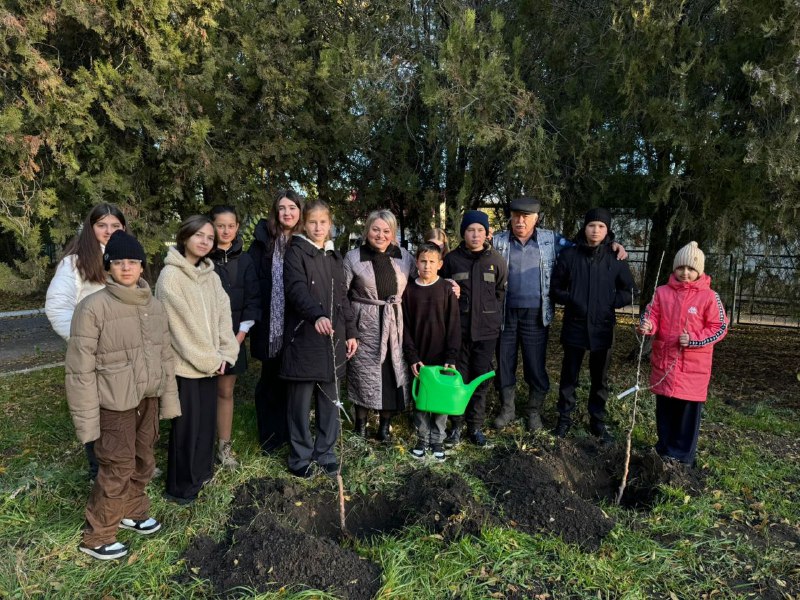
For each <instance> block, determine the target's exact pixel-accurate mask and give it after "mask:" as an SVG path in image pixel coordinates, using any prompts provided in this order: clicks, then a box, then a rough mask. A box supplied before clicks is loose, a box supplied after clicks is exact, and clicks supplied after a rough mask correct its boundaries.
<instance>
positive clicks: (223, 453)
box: [217, 440, 239, 471]
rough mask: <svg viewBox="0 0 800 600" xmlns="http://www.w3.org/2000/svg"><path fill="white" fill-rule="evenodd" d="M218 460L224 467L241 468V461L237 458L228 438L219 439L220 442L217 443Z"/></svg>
mask: <svg viewBox="0 0 800 600" xmlns="http://www.w3.org/2000/svg"><path fill="white" fill-rule="evenodd" d="M217 460H218V461H219V462H220V464H221V465H222V466H223V467H225V468H226V469H230V470H231V471H233V470H234V469H238V468H239V461H238V460H236V456H235V455H234V453H233V449H232V448H231V443H230V441H228V440H219V444H218V445H217Z"/></svg>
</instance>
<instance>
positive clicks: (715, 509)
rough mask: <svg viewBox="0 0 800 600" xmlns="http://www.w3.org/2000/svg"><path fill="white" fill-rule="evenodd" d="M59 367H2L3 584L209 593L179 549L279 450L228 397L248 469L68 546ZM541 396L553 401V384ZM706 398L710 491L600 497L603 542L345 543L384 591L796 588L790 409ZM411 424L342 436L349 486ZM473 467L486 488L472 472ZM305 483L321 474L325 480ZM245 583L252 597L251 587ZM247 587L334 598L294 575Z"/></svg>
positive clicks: (368, 474)
mask: <svg viewBox="0 0 800 600" xmlns="http://www.w3.org/2000/svg"><path fill="white" fill-rule="evenodd" d="M257 367H258V365H257V364H256V365H253V366H252V368H251V372H250V373H248V374H247V375H246V376H244V377H242V378H241V382H240V386H239V387H238V388H237V396H241V397H242V398H250V397H252V389H253V384H254V380H255V377H256V375H257V373H256V369H257ZM627 369H628V371H623V372H620V373H618V374H617V377H618V379H619V381H614V382H613V384H614V385H615V387H617V388H619V389H624V388H627V387H629V384H628V382H629V381H630V379H631V377H633V373H632V372H631V370H630V367H627ZM63 375H64V372H63V369H51V370H46V371H41V372H36V373H32V374H28V375H25V376H14V377H6V378H4V379H0V597H2V598H87V597H91V598H102V597H104V596H107V597H113V598H115V599H116V600H120V599H127V598H136V599H138V598H159V599H166V598H206V597H208V596H209V595H210V594H211V586H210V585H209V584H208V582H204V581H194V582H192V583H184V584H179V583H176V581H175V579H174V578H175V576H176V575H177V574H179V573H183V572H184V571H185V569H186V567H185V565H184V564H183V563H182V561H181V555H182V553H183V551H184V549H185V548H186V547H187V545H188V544H189V543H190V541H191V540H192V538H194V537H195V536H197V535H201V534H206V535H210V536H212V537H213V538H215V539H220V538H221V536H222V535H223V534H224V531H225V520H226V518H227V514H228V506H229V504H230V502H231V500H232V497H233V492H234V489H235V488H236V487H237V486H238V485H240V484H242V483H244V482H245V481H247V480H249V479H251V478H254V477H267V476H278V477H283V476H286V475H285V465H284V458H283V457H282V456H281V457H277V458H265V457H262V456H261V455H260V453H259V452H258V449H257V444H256V439H255V411H254V407H253V405H252V404H251V403H248V402H243V403H239V404H237V406H236V417H235V423H234V436H233V437H234V440H235V447H236V449H237V451H238V454H239V458H240V461H241V463H242V467H241V469H239V470H238V471H236V472H220V473H218V475H217V476H216V477H215V480H214V481H213V483H212V485H210V486H208V487H207V488H206V489H205V490H204V491H203V493H202V495H201V500H200V501H198V502H196V503H195V504H193V505H192V506H190V507H178V506H175V505H173V504H169V503H166V502H165V501H164V500H163V499H162V498H161V496H160V494H161V490H162V488H161V486H162V485H163V481H161V480H159V481H156V482H154V483H153V484H152V485H151V486H150V488H149V492H150V496H151V498H152V500H153V510H152V513H153V515H154V516H156V517H157V518H159V519H160V520H161V521H162V522H163V524H164V530H163V532H161V533H159V534H158V535H156V536H153V538H152V539H142V538H136V537H135V534H133V533H131V532H122V533H121V534H120V539H121V540H123V541H126V542H130V543H131V553H130V555H129V557H127V559H124V560H122V561H119V562H113V561H112V563H111V564H107V563H100V562H99V561H94V560H93V559H91V558H89V557H87V556H85V555H83V554H80V553H79V552H77V549H76V548H77V545H78V542H79V540H80V529H81V526H82V522H83V510H84V507H85V501H86V497H87V494H88V492H89V485H88V482H87V481H86V476H85V468H86V467H85V458H84V455H83V450H82V447H81V445H80V444H79V443H78V442H77V440H76V439H75V437H74V432H73V429H72V425H71V422H70V420H69V416H68V413H67V410H66V406H65V400H64V397H63ZM585 392H586V390H582V392H581V393H584V394H585ZM631 401H632V397H628V398H626V399H625V402H617V401H615V402H612V403H611V410H612V415H611V416H612V421H613V422H614V423H615V424H616V429H617V431H618V432H623V431H624V428H625V424H626V423H627V419H628V414H629V411H630V409H631ZM640 401H641V402H640V406H639V409H640V411H641V412H640V419H639V422H638V425H637V428H636V429H635V431H634V435H633V439H634V445H635V446H636V447H646V446H648V445H651V444H652V443H653V441H654V424H653V420H652V398H651V397H650V396H649V395H648V394H643V395H642V396H641V397H640ZM547 404H548V407H549V410H550V411H552V404H553V398H552V395H551V397H550V398H548V403H547ZM707 408H708V410H707V413H706V417H705V419H704V430H703V433H702V434H701V445H700V455H699V463H700V467H699V468H701V469H703V470H704V471H705V473H706V475H707V489H706V491H705V492H704V493H703V494H702V495H700V496H690V495H689V494H687V492H686V491H685V490H682V489H680V488H665V489H664V490H663V494H662V496H661V500H660V502H659V503H658V504H657V505H656V506H655V507H653V508H652V509H651V510H649V511H633V510H627V509H623V508H619V507H616V506H614V505H612V504H605V505H604V506H603V507H602V508H603V510H605V511H606V512H607V513H608V514H610V515H611V516H613V517H614V518H615V519H616V520H617V525H616V526H615V528H614V529H613V530H612V532H611V533H610V535H609V536H608V537H607V538H606V540H605V541H604V543H603V544H602V546H601V547H600V548H599V550H597V551H596V552H591V553H588V552H585V551H583V550H581V549H580V548H578V547H577V546H574V545H570V544H567V543H565V542H563V541H562V540H561V539H560V538H558V537H554V536H549V535H533V536H531V535H526V534H523V533H520V532H517V531H514V530H512V529H508V528H503V527H493V528H487V529H486V530H485V531H484V532H483V534H482V535H481V536H480V537H479V538H474V537H466V538H462V539H460V540H458V541H455V542H450V543H448V542H445V541H444V540H442V539H441V537H440V536H436V535H432V534H430V533H429V532H427V531H425V530H423V529H420V528H418V527H412V528H409V529H407V530H404V531H403V532H402V534H400V535H398V536H388V535H384V536H380V537H377V538H374V539H372V540H369V541H359V542H354V548H355V550H356V551H357V552H358V553H359V554H361V555H362V556H364V557H366V558H369V559H371V560H373V561H375V562H377V563H379V564H380V565H381V567H382V569H383V588H382V591H381V594H380V595H379V597H380V598H403V599H405V598H415V599H416V598H422V599H427V598H430V599H438V598H461V599H483V598H506V597H510V596H514V595H515V594H516V596H517V597H519V598H537V597H539V598H543V599H544V598H626V599H628V598H630V599H636V598H669V597H671V594H673V595H674V596H673V597H677V598H702V597H714V598H740V597H741V598H744V597H757V596H758V594H757V593H755V592H753V588H752V587H750V583H751V582H754V581H755V582H762V583H765V584H768V585H769V586H771V589H774V590H778V591H779V592H780V591H781V590H783V591H786V592H787V593H794V594H797V593H799V592H800V581H798V580H799V579H800V573H799V572H798V567H797V565H798V564H800V552H798V549H797V548H794V549H791V548H787V547H786V546H785V545H783V544H781V543H779V542H780V539H778V537H776V535H775V534H773V531H777V530H773V529H771V528H772V527H774V526H776V525H781V526H782V527H784V528H785V531H789V532H791V531H792V530H793V531H794V534H795V541H796V540H797V539H798V538H797V531H798V517H800V491H798V490H800V465H799V464H798V460H797V458H796V457H795V458H794V459H792V458H791V457H785V456H783V455H782V454H781V450H780V449H781V446H782V443H783V442H784V441H785V442H786V443H787V445H788V442H789V441H794V440H795V439H796V438H797V434H798V433H800V424H798V422H797V420H796V418H795V416H794V415H793V414H792V413H790V412H787V411H784V412H781V411H775V410H773V409H770V407H769V406H767V405H759V406H756V407H754V408H753V409H752V410H749V411H747V413H746V414H743V413H742V412H741V411H737V410H735V409H732V408H730V407H729V406H727V405H725V404H724V403H721V402H716V401H712V402H709V404H708V407H707ZM167 431H168V429H167V425H166V423H164V424H162V437H163V439H162V441H161V442H160V444H159V447H158V453H157V460H158V463H159V464H160V465H162V466H163V465H164V464H165V457H164V440H165V439H166V436H167ZM410 433H411V432H410V431H408V430H407V429H405V428H403V427H399V428H398V436H399V439H398V443H396V444H395V445H392V446H390V447H388V448H377V447H375V446H373V445H370V444H368V443H366V442H364V441H362V440H359V439H357V438H353V437H351V436H350V435H347V436H346V444H345V453H344V461H345V464H346V465H347V471H346V479H345V485H346V487H347V490H348V493H350V494H355V493H369V492H373V491H375V490H390V489H392V488H393V487H395V486H397V485H398V483H399V481H400V479H399V477H400V475H399V473H400V471H402V470H403V469H404V468H405V467H407V466H408V464H409V459H408V457H407V455H406V452H405V445H404V442H407V441H409V440H410V437H411V436H410ZM578 435H579V434H578ZM499 443H504V444H507V445H516V446H518V447H522V446H530V445H533V444H536V443H544V444H547V443H551V439H550V438H549V436H547V435H539V436H537V438H536V439H532V438H530V437H529V436H527V435H524V434H523V433H521V432H520V431H519V430H516V431H514V432H512V433H510V434H507V435H505V436H503V438H502V439H500V440H499ZM795 447H796V446H795ZM480 454H481V451H480V450H475V449H471V448H467V449H465V450H463V451H460V452H459V453H458V455H457V456H454V457H452V459H451V460H449V461H448V462H447V463H445V464H444V465H441V466H437V467H436V468H439V469H443V470H445V471H451V472H455V473H459V474H461V475H463V474H464V472H465V471H466V467H467V465H468V463H469V462H471V461H472V460H474V459H475V458H477V457H478V456H480ZM466 479H467V480H468V481H469V482H470V485H472V486H473V489H474V491H475V493H476V494H477V495H478V496H479V497H482V498H483V499H487V496H486V490H485V489H484V488H483V486H482V484H481V483H480V482H479V481H477V480H475V479H474V478H471V477H466ZM310 485H312V486H313V485H330V483H329V482H328V481H327V480H325V479H324V478H321V479H318V480H314V482H312V483H311V484H310ZM759 527H761V529H759ZM780 582H783V583H784V585H785V587H781V583H780ZM737 585H738V586H745V587H738V588H737ZM746 592H749V593H750V595H748V594H747V593H746ZM240 594H241V596H242V597H254V596H255V594H254V593H252V591H249V590H240ZM542 594H549V595H547V596H545V595H542ZM704 595H705V596H704ZM256 597H258V598H264V599H271V598H288V599H300V598H327V597H332V596H327V595H324V594H322V593H320V592H316V591H309V590H303V589H301V588H299V587H290V588H287V589H285V590H279V591H276V592H273V593H268V594H261V595H258V596H256Z"/></svg>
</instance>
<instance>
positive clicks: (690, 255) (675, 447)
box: [639, 242, 728, 465]
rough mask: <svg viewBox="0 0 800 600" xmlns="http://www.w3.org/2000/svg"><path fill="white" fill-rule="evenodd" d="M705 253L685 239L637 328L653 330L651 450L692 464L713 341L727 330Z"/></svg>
mask: <svg viewBox="0 0 800 600" xmlns="http://www.w3.org/2000/svg"><path fill="white" fill-rule="evenodd" d="M704 267H705V255H704V254H703V251H702V250H700V248H698V247H697V242H690V243H689V244H687V245H686V246H684V247H683V248H681V249H680V250H679V251H678V253H677V254H676V255H675V260H674V262H673V265H672V268H673V272H672V275H670V278H669V282H668V283H667V285H662V286H661V287H659V288H658V289H657V290H656V294H655V296H654V297H653V301H652V302H651V303H650V304H649V305H648V307H647V308H646V309H645V311H644V313H643V314H642V318H641V322H640V324H639V333H642V334H644V335H652V336H653V352H652V354H651V355H650V362H651V365H652V369H651V371H650V389H651V391H652V392H653V393H654V394H655V395H656V429H657V431H658V443H657V444H656V451H657V452H658V454H659V455H660V456H662V457H663V458H669V459H674V460H678V461H680V462H682V463H684V464H687V465H693V464H694V462H695V454H696V452H697V436H698V433H699V432H700V418H701V415H702V408H703V403H704V402H705V401H706V396H707V395H708V382H709V380H710V379H711V358H712V354H713V352H714V344H716V343H717V342H719V341H720V340H721V339H722V338H724V337H725V335H726V334H727V333H728V317H727V316H726V315H725V308H724V306H723V305H722V301H721V300H720V297H719V294H717V293H716V292H715V291H714V290H712V289H711V277H709V276H708V275H706V274H705V273H704V272H703V269H704Z"/></svg>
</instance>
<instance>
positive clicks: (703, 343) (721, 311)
mask: <svg viewBox="0 0 800 600" xmlns="http://www.w3.org/2000/svg"><path fill="white" fill-rule="evenodd" d="M714 299H715V300H716V302H717V311H718V313H719V322H720V327H719V329H718V330H717V332H716V333H715V334H714V335H711V336H709V337H707V338H706V339H704V340H697V341H690V342H689V346H692V347H693V348H697V347H700V346H707V345H708V344H713V343H714V342H716V341H717V340H718V339H719V338H720V337H722V336H723V335H724V334H725V331H726V330H727V329H728V325H727V323H725V307H723V306H722V300H721V299H720V297H719V294H718V293H716V292H714Z"/></svg>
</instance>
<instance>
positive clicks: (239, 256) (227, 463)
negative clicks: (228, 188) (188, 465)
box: [209, 206, 261, 469]
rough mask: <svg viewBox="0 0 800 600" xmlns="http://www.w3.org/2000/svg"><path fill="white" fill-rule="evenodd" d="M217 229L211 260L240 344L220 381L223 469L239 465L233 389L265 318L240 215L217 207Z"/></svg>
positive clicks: (219, 429) (214, 212) (219, 444)
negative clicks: (250, 337) (252, 334)
mask: <svg viewBox="0 0 800 600" xmlns="http://www.w3.org/2000/svg"><path fill="white" fill-rule="evenodd" d="M209 216H210V218H211V220H212V221H213V223H214V229H216V230H217V240H218V241H217V247H216V248H215V249H214V250H213V251H212V252H211V254H210V255H209V258H210V259H211V260H213V261H214V270H215V271H216V273H217V275H219V278H220V281H222V287H223V288H224V289H225V291H226V292H227V294H228V297H229V298H230V301H231V319H232V321H233V333H234V334H235V335H236V341H238V342H239V358H238V359H237V361H236V364H235V365H233V367H231V368H230V369H228V370H227V371H226V372H225V375H220V376H219V377H218V378H217V438H218V442H217V460H219V462H220V464H222V466H223V467H226V468H228V469H235V468H236V467H238V466H239V463H238V462H237V461H236V458H235V456H234V454H233V450H231V429H232V428H233V388H234V386H235V385H236V376H237V375H239V374H240V373H244V372H245V371H246V370H247V351H246V350H245V346H244V339H245V337H247V332H248V331H250V328H251V327H253V325H254V324H255V322H256V321H257V320H258V319H260V318H261V306H260V300H259V293H258V279H256V270H255V266H254V265H253V260H252V259H251V258H250V256H249V255H248V254H245V253H243V252H242V238H240V237H239V216H238V215H237V214H236V210H234V209H233V207H230V206H215V207H214V208H213V209H211V214H210V215H209Z"/></svg>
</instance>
